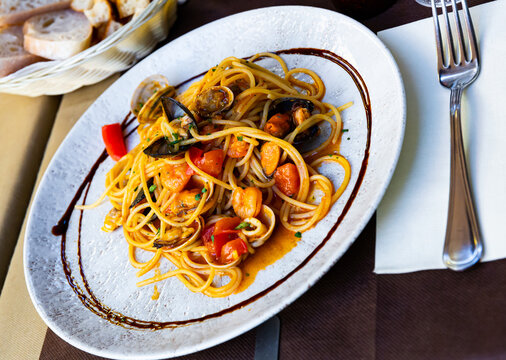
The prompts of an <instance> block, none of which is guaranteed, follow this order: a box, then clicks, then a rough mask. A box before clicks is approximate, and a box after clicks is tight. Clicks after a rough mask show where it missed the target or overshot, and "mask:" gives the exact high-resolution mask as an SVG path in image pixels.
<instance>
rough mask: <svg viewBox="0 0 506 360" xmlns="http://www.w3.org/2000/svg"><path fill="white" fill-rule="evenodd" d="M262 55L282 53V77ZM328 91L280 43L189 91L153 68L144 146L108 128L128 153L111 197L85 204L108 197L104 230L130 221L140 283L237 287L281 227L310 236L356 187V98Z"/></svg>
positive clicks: (142, 117)
mask: <svg viewBox="0 0 506 360" xmlns="http://www.w3.org/2000/svg"><path fill="white" fill-rule="evenodd" d="M262 58H270V61H272V60H276V61H277V62H278V63H279V65H277V66H278V68H279V69H280V70H279V71H278V72H277V73H279V74H281V76H280V75H277V74H275V73H274V72H272V71H270V70H268V69H266V68H264V67H262V66H259V65H258V63H257V61H258V60H259V59H262ZM324 95H325V85H324V83H323V81H322V79H321V78H320V77H319V76H318V75H317V74H316V73H315V72H314V71H313V70H311V69H305V68H294V69H288V67H287V65H286V64H285V62H284V61H283V59H282V58H281V57H279V56H278V55H275V54H271V53H260V54H257V55H255V56H253V57H252V58H249V59H247V60H245V59H239V58H235V57H229V58H226V59H224V60H223V61H222V62H221V63H219V64H218V65H216V66H215V67H213V68H211V69H209V70H208V71H207V72H206V73H205V75H204V76H203V77H201V79H200V80H196V81H194V82H193V83H191V84H190V85H189V87H187V89H186V90H184V91H182V92H178V91H177V88H176V87H174V86H171V85H169V83H168V81H167V79H166V78H165V77H164V76H162V75H152V76H150V77H148V78H147V79H145V80H144V81H143V82H142V83H141V84H140V85H139V87H138V88H137V89H136V91H135V92H134V94H133V99H132V113H133V115H135V117H136V121H137V122H138V128H137V133H138V135H139V137H140V142H139V144H138V145H137V146H135V147H134V148H133V149H131V150H130V151H128V152H127V151H126V149H125V145H124V140H123V133H122V128H121V126H120V125H119V124H113V125H106V126H104V127H103V128H102V135H103V137H104V141H105V143H106V149H107V151H108V153H109V155H110V156H111V157H112V158H113V159H114V160H117V162H116V164H115V165H114V166H113V167H112V168H111V170H110V171H109V172H108V174H107V176H106V183H105V187H106V190H105V192H104V193H103V195H102V197H101V198H100V199H98V200H97V202H96V203H94V204H91V205H82V206H78V208H80V209H88V208H92V207H95V206H97V205H98V204H100V203H101V202H102V201H103V200H104V199H105V197H107V198H108V199H109V201H110V203H111V205H112V209H111V210H110V212H109V213H108V214H107V216H106V217H105V220H104V225H103V227H102V230H103V231H107V232H110V231H115V230H116V229H117V228H119V227H121V228H122V231H123V234H124V237H125V239H126V242H127V244H128V254H129V260H130V262H131V264H132V265H133V266H134V267H135V268H137V269H138V276H139V277H141V276H142V277H145V279H144V280H141V281H139V282H138V284H137V285H138V286H145V285H148V284H153V283H157V282H159V281H162V280H165V279H168V278H171V277H175V278H177V279H179V280H180V281H181V282H182V283H183V284H184V285H185V286H186V287H187V288H188V289H189V290H191V291H193V292H200V293H202V294H205V295H207V296H210V297H224V296H228V295H231V294H233V293H234V292H235V291H236V290H237V289H238V287H239V285H240V284H241V281H242V280H243V277H244V276H245V274H244V271H243V268H242V266H243V264H244V262H245V261H247V259H248V258H251V257H255V256H256V254H255V251H256V249H258V248H259V247H262V246H263V245H264V244H265V243H266V242H269V239H270V238H271V237H272V236H273V234H275V233H276V232H278V231H281V230H284V231H285V232H284V234H285V235H284V236H291V237H295V238H302V236H303V233H304V232H305V231H307V230H308V229H310V228H312V227H314V226H315V225H316V224H317V223H318V221H320V220H321V219H323V218H324V217H325V216H326V215H327V213H328V212H329V210H330V208H331V206H332V205H333V204H334V203H335V202H336V201H337V200H338V198H339V197H340V196H341V194H342V193H343V192H344V190H345V189H346V187H347V185H348V182H349V179H350V175H351V169H350V165H349V163H348V161H347V160H346V159H345V158H344V157H343V156H341V155H340V154H339V141H340V137H341V131H342V121H341V116H340V111H343V110H344V109H346V108H347V107H349V106H351V103H347V104H344V105H342V106H340V107H338V106H337V105H336V104H330V103H326V102H323V97H324ZM324 130H325V131H324ZM324 133H325V135H323V134H324ZM317 140H319V141H317ZM312 143H315V144H316V143H317V144H316V145H315V146H313V148H312V149H311V147H308V145H310V144H312ZM309 149H310V150H309ZM324 162H331V163H335V164H336V165H338V166H339V167H340V168H341V170H340V171H341V172H342V173H343V174H344V176H342V177H341V178H342V180H341V182H340V184H337V185H336V184H334V183H333V182H332V181H331V180H330V179H329V178H328V177H326V176H324V175H322V174H320V173H319V172H318V168H319V167H320V166H321V165H322V163H324ZM141 252H148V253H149V254H150V259H149V260H147V261H145V262H143V261H140V260H139V254H140V253H141ZM166 261H169V262H170V263H171V264H172V265H171V266H170V269H169V270H168V271H166V272H163V273H162V272H161V270H160V268H159V266H160V264H161V263H162V262H166ZM156 291H157V290H156V288H155V293H156Z"/></svg>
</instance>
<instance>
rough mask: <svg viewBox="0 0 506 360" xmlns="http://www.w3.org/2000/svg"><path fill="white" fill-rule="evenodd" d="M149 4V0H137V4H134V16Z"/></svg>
mask: <svg viewBox="0 0 506 360" xmlns="http://www.w3.org/2000/svg"><path fill="white" fill-rule="evenodd" d="M148 6H149V0H137V4H135V12H134V17H133V19H135V18H136V17H138V16H139V15H140V14H142V12H143V11H144V10H145V9H146V8H147V7H148Z"/></svg>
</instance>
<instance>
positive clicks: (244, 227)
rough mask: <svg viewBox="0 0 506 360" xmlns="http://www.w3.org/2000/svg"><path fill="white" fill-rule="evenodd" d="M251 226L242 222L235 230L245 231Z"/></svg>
mask: <svg viewBox="0 0 506 360" xmlns="http://www.w3.org/2000/svg"><path fill="white" fill-rule="evenodd" d="M250 225H251V224H250V223H249V222H247V221H243V222H242V223H240V224H239V225H237V226H236V227H235V229H236V230H241V229H246V228H247V227H249V226H250Z"/></svg>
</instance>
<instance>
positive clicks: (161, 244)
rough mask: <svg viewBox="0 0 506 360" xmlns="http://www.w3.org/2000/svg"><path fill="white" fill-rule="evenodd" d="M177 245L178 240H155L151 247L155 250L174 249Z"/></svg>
mask: <svg viewBox="0 0 506 360" xmlns="http://www.w3.org/2000/svg"><path fill="white" fill-rule="evenodd" d="M178 244H179V239H177V240H172V241H166V240H161V239H156V240H155V241H154V242H153V247H154V248H157V249H160V248H168V249H172V248H175V247H176V246H178Z"/></svg>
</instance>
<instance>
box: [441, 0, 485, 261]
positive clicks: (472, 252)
mask: <svg viewBox="0 0 506 360" xmlns="http://www.w3.org/2000/svg"><path fill="white" fill-rule="evenodd" d="M440 2H441V8H442V12H443V18H444V21H443V22H444V28H445V34H444V36H445V38H444V39H445V41H443V39H442V34H441V29H440V25H439V19H438V14H437V8H436V3H435V0H431V6H432V17H433V19H434V30H435V33H436V47H437V57H438V72H439V82H440V83H441V85H443V86H444V87H447V88H449V89H450V126H451V172H450V200H449V206H448V221H447V225H446V238H445V245H444V251H443V261H444V263H445V265H446V266H447V267H448V268H450V269H452V270H464V269H467V268H468V267H470V266H472V265H474V264H475V263H476V262H478V261H479V260H480V258H481V254H482V252H483V244H482V241H481V238H480V231H479V226H478V220H477V218H476V213H475V210H474V205H473V199H472V196H471V189H470V187H469V180H468V177H467V166H466V159H465V153H464V145H463V141H462V127H461V121H460V102H461V99H462V92H463V91H464V89H465V88H466V87H467V86H468V85H469V84H471V83H472V82H473V81H474V80H475V79H476V78H477V77H478V74H479V72H480V64H479V54H478V45H477V42H476V36H475V33H474V28H473V23H472V21H471V15H470V14H469V8H468V7H467V3H466V0H462V1H461V4H462V10H463V13H464V16H463V17H464V19H465V32H464V31H463V30H462V24H461V21H460V15H459V11H458V8H457V4H456V1H455V0H451V6H452V8H453V14H454V19H455V29H456V32H457V41H455V40H454V39H453V34H452V29H451V27H450V19H449V17H448V10H447V8H446V7H447V6H448V3H449V2H450V1H448V0H440ZM464 33H465V34H466V35H467V41H466V40H465V38H464ZM455 43H457V44H458V47H456V46H455Z"/></svg>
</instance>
